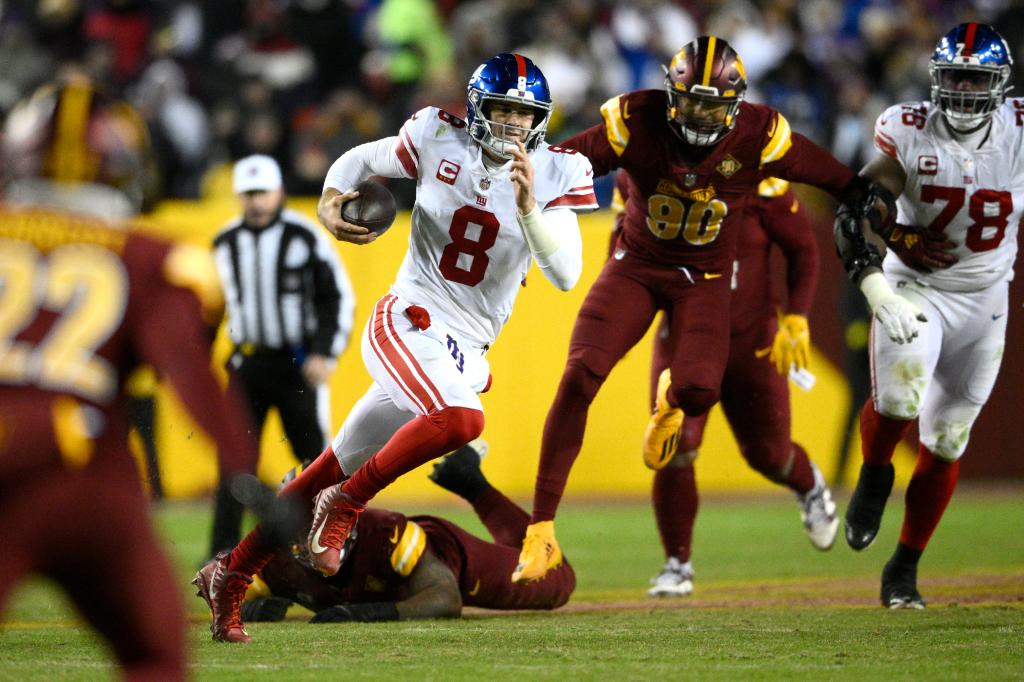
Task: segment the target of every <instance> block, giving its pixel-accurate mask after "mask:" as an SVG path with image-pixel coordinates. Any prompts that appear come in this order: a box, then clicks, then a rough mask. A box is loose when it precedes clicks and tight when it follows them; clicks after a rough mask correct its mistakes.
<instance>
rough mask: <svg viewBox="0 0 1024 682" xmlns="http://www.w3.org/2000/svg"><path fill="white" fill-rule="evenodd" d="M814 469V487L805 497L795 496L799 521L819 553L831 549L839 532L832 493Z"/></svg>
mask: <svg viewBox="0 0 1024 682" xmlns="http://www.w3.org/2000/svg"><path fill="white" fill-rule="evenodd" d="M811 468H812V469H814V487H813V488H811V489H810V490H809V491H808V492H807V494H805V495H797V500H798V501H799V502H800V520H801V521H803V522H804V530H805V531H807V537H808V538H810V540H811V544H812V545H814V546H815V547H816V548H817V549H820V550H821V551H823V552H824V551H826V550H829V549H831V548H832V545H833V544H834V543H835V541H836V534H837V533H838V532H839V514H837V513H836V504H835V502H833V501H832V491H831V490H829V489H828V486H827V485H826V484H825V477H824V476H822V475H821V471H819V470H818V467H816V466H815V465H814V463H813V462H812V463H811Z"/></svg>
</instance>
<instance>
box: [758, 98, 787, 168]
mask: <svg viewBox="0 0 1024 682" xmlns="http://www.w3.org/2000/svg"><path fill="white" fill-rule="evenodd" d="M772 113H773V114H774V115H773V116H772V117H771V119H770V120H769V122H768V131H767V133H766V139H765V143H764V147H762V148H761V165H762V166H763V165H765V164H766V163H771V162H773V161H778V160H779V159H781V158H782V157H783V156H785V155H786V152H788V151H789V148H790V147H792V146H793V131H792V129H790V127H789V121H787V120H786V117H785V116H783V115H782V114H780V113H779V112H777V111H773V112H772Z"/></svg>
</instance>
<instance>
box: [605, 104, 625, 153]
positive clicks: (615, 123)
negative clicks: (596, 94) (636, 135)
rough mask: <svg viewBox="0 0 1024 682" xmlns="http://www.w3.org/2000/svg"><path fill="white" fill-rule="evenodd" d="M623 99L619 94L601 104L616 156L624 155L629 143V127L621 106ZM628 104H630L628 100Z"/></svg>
mask: <svg viewBox="0 0 1024 682" xmlns="http://www.w3.org/2000/svg"><path fill="white" fill-rule="evenodd" d="M621 99H622V96H621V95H617V96H615V97H612V98H611V99H609V100H608V101H607V102H605V103H604V104H602V105H601V118H603V119H604V129H605V134H606V135H608V144H610V145H611V146H612V151H614V152H615V155H616V156H622V153H623V152H625V151H626V145H627V144H629V128H627V127H626V119H625V117H624V116H623V115H622V107H621V106H619V105H620V101H621ZM626 106H629V102H628V101H627V102H626Z"/></svg>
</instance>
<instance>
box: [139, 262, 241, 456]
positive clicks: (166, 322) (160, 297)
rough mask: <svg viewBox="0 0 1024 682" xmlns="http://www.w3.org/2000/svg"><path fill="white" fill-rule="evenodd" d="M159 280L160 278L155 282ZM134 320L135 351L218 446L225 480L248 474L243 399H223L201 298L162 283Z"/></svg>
mask: <svg viewBox="0 0 1024 682" xmlns="http://www.w3.org/2000/svg"><path fill="white" fill-rule="evenodd" d="M154 279H157V278H154ZM145 296H146V300H145V302H144V304H143V305H142V306H140V311H139V313H138V318H137V320H136V329H135V334H136V335H135V339H136V352H137V353H138V355H139V357H140V359H141V360H142V362H144V363H147V364H150V365H153V367H154V368H156V370H157V372H158V373H159V374H160V375H161V376H163V377H166V378H167V379H168V380H169V381H170V382H171V385H172V386H174V390H175V391H176V392H177V394H178V397H179V398H180V399H181V402H182V404H183V405H185V406H186V407H187V408H188V410H189V412H190V413H191V414H192V417H193V419H195V420H196V423H197V424H199V426H200V428H202V429H203V431H205V432H206V433H207V434H208V435H209V436H210V438H212V439H213V441H214V443H216V445H217V455H218V459H219V463H220V469H221V475H222V476H229V475H231V474H233V473H236V472H240V471H244V470H245V468H246V467H245V463H246V462H255V461H256V460H257V459H258V457H257V455H256V454H255V453H249V452H248V450H249V449H251V448H253V447H255V445H254V443H253V440H252V439H251V438H249V436H248V434H247V430H248V426H249V425H248V416H247V414H246V411H245V408H244V407H243V405H242V403H241V401H240V399H239V396H237V395H234V394H227V395H225V394H224V393H223V392H222V391H221V389H220V386H219V384H218V383H217V380H216V378H215V377H214V375H213V371H212V370H211V368H210V356H211V350H210V342H209V335H208V332H207V327H206V324H205V322H204V321H203V316H202V312H201V310H200V304H199V299H198V298H197V297H196V296H195V294H193V293H192V292H191V291H190V290H188V289H183V288H180V287H175V286H172V285H170V284H167V283H164V284H163V285H162V286H157V287H154V288H153V289H152V290H149V291H147V292H146V294H145Z"/></svg>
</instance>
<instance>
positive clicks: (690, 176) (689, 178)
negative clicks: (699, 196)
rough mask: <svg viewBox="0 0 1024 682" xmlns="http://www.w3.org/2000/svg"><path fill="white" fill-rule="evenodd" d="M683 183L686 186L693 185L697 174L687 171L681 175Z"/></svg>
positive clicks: (695, 182)
mask: <svg viewBox="0 0 1024 682" xmlns="http://www.w3.org/2000/svg"><path fill="white" fill-rule="evenodd" d="M683 184H684V185H686V186H687V187H693V186H694V185H695V184H697V174H696V173H687V174H686V175H685V176H684V177H683Z"/></svg>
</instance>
